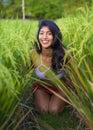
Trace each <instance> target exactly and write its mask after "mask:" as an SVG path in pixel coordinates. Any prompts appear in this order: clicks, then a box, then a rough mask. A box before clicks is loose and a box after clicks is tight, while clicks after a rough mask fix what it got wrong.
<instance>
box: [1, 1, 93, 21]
mask: <svg viewBox="0 0 93 130" xmlns="http://www.w3.org/2000/svg"><path fill="white" fill-rule="evenodd" d="M6 1H7V2H5V3H3V2H2V1H0V10H1V11H0V18H10V19H14V18H22V0H6ZM24 2H25V15H26V18H30V19H42V18H48V19H58V18H61V17H64V16H65V15H66V16H67V15H71V14H74V15H75V14H76V12H77V9H78V8H79V7H85V6H86V5H88V7H91V6H92V4H93V3H92V0H80V1H78V2H77V0H66V1H64V0H55V1H54V0H24Z"/></svg>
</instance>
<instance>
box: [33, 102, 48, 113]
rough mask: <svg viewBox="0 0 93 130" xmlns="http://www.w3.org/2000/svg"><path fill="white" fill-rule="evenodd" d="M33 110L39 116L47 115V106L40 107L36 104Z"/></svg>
mask: <svg viewBox="0 0 93 130" xmlns="http://www.w3.org/2000/svg"><path fill="white" fill-rule="evenodd" d="M35 109H36V110H37V111H38V112H39V113H41V114H45V113H48V105H47V104H45V105H42V104H41V105H40V104H39V103H38V104H35Z"/></svg>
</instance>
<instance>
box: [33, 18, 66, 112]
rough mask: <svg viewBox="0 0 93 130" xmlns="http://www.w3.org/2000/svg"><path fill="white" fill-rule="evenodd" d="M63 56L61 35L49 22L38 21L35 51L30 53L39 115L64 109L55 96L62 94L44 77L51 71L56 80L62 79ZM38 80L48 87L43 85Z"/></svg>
mask: <svg viewBox="0 0 93 130" xmlns="http://www.w3.org/2000/svg"><path fill="white" fill-rule="evenodd" d="M64 55H65V52H64V48H63V45H62V34H61V32H60V29H59V28H58V26H57V25H56V24H55V23H54V22H53V21H51V20H42V21H40V23H39V28H38V33H37V42H35V49H33V50H31V53H30V57H31V60H32V62H33V65H34V70H35V73H36V76H37V81H35V82H34V83H33V93H34V105H35V108H36V110H37V111H38V112H40V113H48V112H49V113H52V114H59V113H60V112H61V111H62V110H63V109H64V106H65V102H64V101H63V100H61V99H60V98H59V97H58V96H56V95H55V93H57V94H59V95H61V96H63V94H62V92H60V90H59V89H58V88H57V87H55V86H54V85H53V83H52V82H51V80H50V79H49V78H48V77H47V75H46V73H47V71H48V70H50V69H51V70H52V71H53V72H54V73H55V74H56V75H57V76H58V78H62V76H63V73H64V72H63V71H61V70H62V64H63V60H64ZM38 80H41V81H44V82H45V83H48V84H49V85H48V84H46V85H43V84H42V82H41V83H40V82H38ZM49 86H51V87H49Z"/></svg>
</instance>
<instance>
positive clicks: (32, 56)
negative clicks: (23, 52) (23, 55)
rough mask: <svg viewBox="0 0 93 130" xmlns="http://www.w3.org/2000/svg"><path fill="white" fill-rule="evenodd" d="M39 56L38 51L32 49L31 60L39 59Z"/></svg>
mask: <svg viewBox="0 0 93 130" xmlns="http://www.w3.org/2000/svg"><path fill="white" fill-rule="evenodd" d="M38 56H39V54H38V53H37V51H36V50H35V49H31V50H30V58H31V59H36V58H38Z"/></svg>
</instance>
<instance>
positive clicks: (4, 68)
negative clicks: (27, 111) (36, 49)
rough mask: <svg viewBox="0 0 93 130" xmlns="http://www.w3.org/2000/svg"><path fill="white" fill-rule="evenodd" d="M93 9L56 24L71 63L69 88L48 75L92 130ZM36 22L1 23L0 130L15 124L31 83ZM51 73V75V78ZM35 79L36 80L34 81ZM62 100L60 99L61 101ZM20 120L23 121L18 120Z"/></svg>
mask: <svg viewBox="0 0 93 130" xmlns="http://www.w3.org/2000/svg"><path fill="white" fill-rule="evenodd" d="M92 12H93V8H91V9H88V8H86V9H82V8H80V9H79V10H78V13H77V15H76V16H73V17H72V16H71V17H70V16H69V17H66V18H62V19H59V20H56V23H57V24H58V25H59V27H60V29H61V31H62V33H63V43H64V44H65V45H66V46H67V48H68V50H67V51H66V56H68V55H69V56H71V61H70V62H69V63H68V65H66V66H65V67H66V69H67V71H68V74H69V76H67V77H66V78H67V79H68V81H69V84H70V87H68V86H67V85H66V84H64V82H62V81H60V80H59V79H57V77H56V76H55V75H54V74H53V73H52V72H50V71H49V73H48V76H49V77H50V78H51V75H52V77H54V78H53V79H51V80H52V81H53V82H54V83H55V84H56V85H57V86H58V87H59V88H60V90H61V91H62V92H64V94H65V95H66V97H67V99H68V100H67V102H69V104H71V105H72V106H73V107H74V108H76V110H77V111H78V112H79V114H80V115H81V116H82V117H83V119H84V120H85V122H86V124H87V125H88V127H89V128H90V129H91V130H92V128H93V67H92V66H93V58H92V57H93V51H92V50H93V44H92V43H93V38H92V37H93V29H92V26H93V14H92ZM37 23H38V22H37V21H24V22H23V21H21V20H14V21H13V20H12V21H11V20H1V21H0V30H1V33H0V129H1V130H3V129H5V128H7V127H9V125H12V124H14V127H15V128H16V126H15V125H16V121H15V119H13V118H11V117H13V114H14V112H15V110H16V108H17V106H18V103H19V101H20V99H21V96H22V93H23V91H24V89H25V87H26V86H27V84H28V82H29V80H30V79H31V74H32V71H33V70H32V67H31V65H30V59H29V51H30V49H31V48H32V47H33V42H34V39H35V34H36V30H37ZM50 73H51V74H50ZM32 78H33V77H32ZM60 98H61V97H60ZM19 120H20V119H19Z"/></svg>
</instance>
